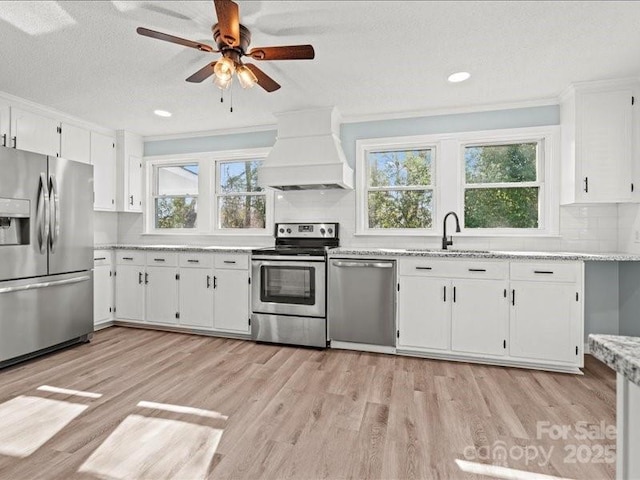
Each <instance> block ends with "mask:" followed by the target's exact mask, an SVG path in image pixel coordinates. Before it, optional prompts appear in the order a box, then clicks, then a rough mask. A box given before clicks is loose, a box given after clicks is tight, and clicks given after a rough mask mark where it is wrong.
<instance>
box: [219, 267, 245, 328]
mask: <svg viewBox="0 0 640 480" xmlns="http://www.w3.org/2000/svg"><path fill="white" fill-rule="evenodd" d="M214 275H215V279H214V283H215V289H214V301H213V309H214V315H213V325H214V327H215V328H216V329H217V330H227V331H231V332H237V333H249V272H248V270H215V272H214Z"/></svg>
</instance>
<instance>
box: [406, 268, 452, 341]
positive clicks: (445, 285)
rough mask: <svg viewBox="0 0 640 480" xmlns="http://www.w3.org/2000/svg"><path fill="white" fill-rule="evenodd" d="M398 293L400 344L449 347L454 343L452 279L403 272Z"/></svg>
mask: <svg viewBox="0 0 640 480" xmlns="http://www.w3.org/2000/svg"><path fill="white" fill-rule="evenodd" d="M399 283H400V292H399V294H398V297H399V298H398V331H399V332H400V333H399V336H398V348H406V347H408V348H412V347H413V348H425V349H431V348H434V349H442V350H447V349H449V348H450V347H451V340H450V336H451V303H450V302H448V301H447V289H448V290H449V294H451V282H450V281H448V280H445V279H440V278H424V277H418V276H401V277H400V282H399Z"/></svg>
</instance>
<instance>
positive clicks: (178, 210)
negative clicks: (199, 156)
mask: <svg viewBox="0 0 640 480" xmlns="http://www.w3.org/2000/svg"><path fill="white" fill-rule="evenodd" d="M198 171H199V166H198V164H197V163H189V164H184V165H163V166H160V165H158V166H155V167H154V175H153V178H154V187H153V206H154V228H156V229H191V228H196V225H197V220H198Z"/></svg>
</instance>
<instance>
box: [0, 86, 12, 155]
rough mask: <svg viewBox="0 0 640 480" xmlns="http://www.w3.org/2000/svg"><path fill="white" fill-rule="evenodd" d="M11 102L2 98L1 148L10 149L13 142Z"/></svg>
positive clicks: (0, 102) (0, 101)
mask: <svg viewBox="0 0 640 480" xmlns="http://www.w3.org/2000/svg"><path fill="white" fill-rule="evenodd" d="M10 111H11V108H10V105H9V102H7V101H6V100H3V99H2V98H0V147H10V146H12V145H13V143H12V142H11V120H10V119H11V115H10Z"/></svg>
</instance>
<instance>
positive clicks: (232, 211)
mask: <svg viewBox="0 0 640 480" xmlns="http://www.w3.org/2000/svg"><path fill="white" fill-rule="evenodd" d="M261 163H262V161H261V160H248V161H232V162H226V161H225V162H218V164H217V165H218V168H219V174H218V182H217V185H216V197H217V199H216V201H217V207H218V228H221V229H234V228H260V229H264V228H265V227H266V203H267V202H266V193H265V192H264V190H263V189H262V188H261V187H260V186H258V168H259V167H260V165H261Z"/></svg>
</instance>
